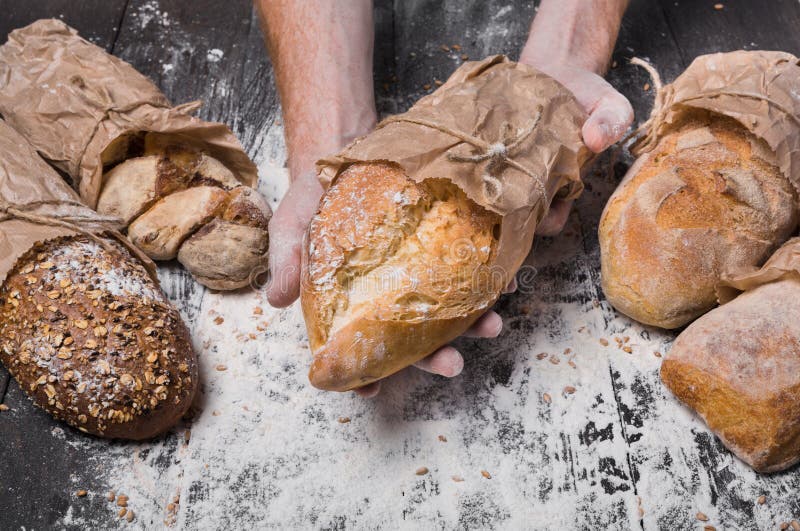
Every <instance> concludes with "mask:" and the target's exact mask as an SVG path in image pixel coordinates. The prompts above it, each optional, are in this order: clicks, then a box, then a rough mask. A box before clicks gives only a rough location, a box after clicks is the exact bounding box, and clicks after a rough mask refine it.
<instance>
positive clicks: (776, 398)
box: [661, 276, 800, 472]
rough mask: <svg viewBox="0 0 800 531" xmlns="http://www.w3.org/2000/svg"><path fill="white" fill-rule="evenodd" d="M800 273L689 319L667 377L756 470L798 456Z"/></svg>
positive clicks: (664, 371)
mask: <svg viewBox="0 0 800 531" xmlns="http://www.w3.org/2000/svg"><path fill="white" fill-rule="evenodd" d="M799 315H800V277H798V276H794V277H793V278H784V279H783V280H779V281H776V282H771V283H768V284H763V285H761V286H759V287H756V288H755V289H753V290H751V291H747V292H745V293H743V294H742V295H740V296H739V297H738V298H736V299H734V300H733V301H732V302H729V303H727V304H725V305H723V306H721V307H719V308H716V309H714V310H712V311H711V312H709V313H707V314H706V315H704V316H703V317H701V318H699V319H698V320H697V321H695V322H694V323H692V324H691V325H690V326H689V327H688V328H687V329H686V330H685V331H684V332H683V333H682V334H681V335H680V336H678V339H677V340H676V341H675V343H674V344H673V346H672V349H671V350H670V352H669V353H668V355H667V356H666V357H665V359H664V363H663V365H662V366H661V378H662V380H663V381H664V384H665V385H666V386H667V387H668V388H669V389H670V391H672V392H673V393H674V394H675V396H677V397H678V398H679V399H680V400H681V401H682V402H684V403H686V405H688V406H689V407H691V408H692V409H694V410H695V411H697V413H698V414H699V415H700V416H701V417H702V418H703V420H705V421H706V423H707V424H708V426H709V428H711V429H712V430H713V431H714V433H716V434H717V436H718V437H719V438H720V439H721V440H722V442H723V443H724V444H725V446H727V447H728V448H729V449H730V450H731V451H732V452H733V453H734V454H736V455H737V456H738V457H739V458H740V459H741V460H743V461H744V462H745V463H747V464H748V465H750V466H751V467H753V468H754V469H755V470H757V471H759V472H777V471H779V470H783V469H786V468H788V467H790V466H792V465H793V464H795V463H797V462H798V461H800V320H799V319H798V316H799Z"/></svg>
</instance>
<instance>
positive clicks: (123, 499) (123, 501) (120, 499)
mask: <svg viewBox="0 0 800 531" xmlns="http://www.w3.org/2000/svg"><path fill="white" fill-rule="evenodd" d="M117 506H118V507H127V506H128V497H127V496H125V495H124V494H120V495H119V496H117Z"/></svg>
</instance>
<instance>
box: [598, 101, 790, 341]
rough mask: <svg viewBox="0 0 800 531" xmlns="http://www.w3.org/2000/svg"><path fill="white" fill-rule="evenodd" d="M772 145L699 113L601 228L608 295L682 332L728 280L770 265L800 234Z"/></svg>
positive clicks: (643, 161)
mask: <svg viewBox="0 0 800 531" xmlns="http://www.w3.org/2000/svg"><path fill="white" fill-rule="evenodd" d="M797 214H798V213H797V207H796V195H795V191H794V189H793V187H792V185H791V184H790V182H789V181H788V179H787V178H786V177H785V176H784V175H783V174H782V173H781V172H780V171H779V169H778V167H777V163H776V161H775V156H774V154H773V153H772V152H771V151H770V150H769V148H768V147H767V146H766V144H765V143H764V141H763V140H760V139H758V138H756V137H754V136H753V135H752V134H750V133H749V132H747V131H746V130H745V129H744V128H743V127H742V126H741V125H740V124H739V123H738V122H736V121H734V120H732V119H730V118H725V117H722V116H719V115H715V114H709V113H703V112H699V111H697V112H693V113H690V114H687V115H686V116H685V117H684V119H683V121H682V123H680V124H676V126H675V127H674V129H673V130H671V131H670V132H669V133H668V134H666V135H664V136H663V138H661V140H660V141H659V143H658V145H657V146H656V148H655V149H653V150H652V151H650V152H649V153H647V154H645V155H644V156H642V157H641V158H639V159H638V160H637V161H636V163H635V164H634V165H633V166H632V167H631V168H630V170H629V171H628V174H627V175H626V177H625V179H624V180H623V181H622V183H621V184H620V186H619V187H618V188H617V190H616V191H615V192H614V194H613V195H612V196H611V199H610V200H609V202H608V204H607V205H606V208H605V211H604V212H603V216H602V219H601V221H600V229H599V232H600V249H601V265H602V285H603V291H604V292H605V295H606V298H607V299H608V300H609V302H611V304H612V305H613V306H614V307H615V308H616V309H618V310H619V311H621V312H623V313H625V314H627V315H628V316H630V317H632V318H634V319H636V320H637V321H640V322H642V323H645V324H649V325H655V326H660V327H663V328H676V327H679V326H682V325H685V324H686V323H688V322H690V321H691V320H693V319H695V318H697V317H698V316H700V315H702V314H703V313H705V312H706V311H708V310H709V309H710V308H712V307H713V306H714V305H715V304H716V294H715V291H714V288H715V286H716V284H717V283H718V282H719V279H720V277H721V275H722V274H723V273H725V272H727V271H731V270H736V269H739V268H741V267H746V266H753V265H758V264H760V263H761V262H762V261H763V260H764V259H765V258H766V257H767V256H769V253H770V252H771V251H773V250H774V249H775V248H776V247H777V246H778V245H780V244H781V243H782V242H783V241H785V240H786V239H787V238H788V237H789V236H790V235H791V232H792V231H793V230H794V228H795V227H796V225H797V219H798V215H797Z"/></svg>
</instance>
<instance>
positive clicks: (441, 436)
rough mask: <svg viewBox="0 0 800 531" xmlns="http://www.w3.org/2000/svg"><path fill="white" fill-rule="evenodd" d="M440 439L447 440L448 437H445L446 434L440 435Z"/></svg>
mask: <svg viewBox="0 0 800 531" xmlns="http://www.w3.org/2000/svg"><path fill="white" fill-rule="evenodd" d="M439 441H441V442H447V437H445V436H444V435H439Z"/></svg>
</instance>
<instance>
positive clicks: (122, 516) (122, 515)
mask: <svg viewBox="0 0 800 531" xmlns="http://www.w3.org/2000/svg"><path fill="white" fill-rule="evenodd" d="M126 514H128V509H126V508H124V507H123V508H122V509H120V510H119V512H118V513H117V516H119V517H120V518H125V515H126Z"/></svg>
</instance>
